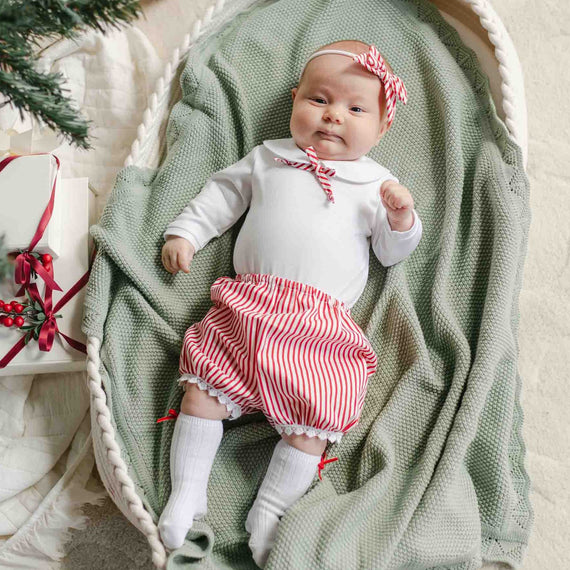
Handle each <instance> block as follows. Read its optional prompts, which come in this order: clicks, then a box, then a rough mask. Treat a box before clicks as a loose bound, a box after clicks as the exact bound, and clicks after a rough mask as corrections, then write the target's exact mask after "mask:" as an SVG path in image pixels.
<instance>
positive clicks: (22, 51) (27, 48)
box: [0, 0, 140, 149]
mask: <svg viewBox="0 0 570 570" xmlns="http://www.w3.org/2000/svg"><path fill="white" fill-rule="evenodd" d="M139 13H140V6H139V0H67V1H66V0H0V93H1V94H2V95H4V101H3V102H2V103H0V107H3V106H4V105H8V104H10V105H12V106H14V107H15V108H16V109H18V110H19V112H20V116H22V118H23V114H24V111H27V112H28V113H29V114H30V115H32V116H33V117H35V118H36V119H41V121H43V122H44V123H45V124H46V125H48V126H49V127H50V128H51V129H53V130H54V131H59V132H60V133H61V134H62V135H63V137H64V138H65V139H66V140H68V141H69V142H71V143H72V144H75V145H76V146H78V147H81V148H84V149H89V148H91V144H90V143H89V140H88V130H89V124H90V121H87V120H86V119H85V118H84V117H83V116H82V115H81V113H80V111H79V109H77V106H76V105H75V104H74V101H73V100H72V99H71V97H70V96H68V95H65V93H68V92H69V90H68V89H65V88H64V87H63V83H64V79H63V76H62V75H61V74H60V73H43V72H39V71H37V70H36V63H37V60H38V57H39V56H38V53H37V50H34V48H36V47H37V46H39V45H40V44H41V42H42V41H45V40H57V39H60V38H68V39H73V38H75V37H77V36H79V35H80V34H81V33H83V32H85V31H86V30H87V29H89V28H91V29H96V30H98V31H100V32H102V33H106V32H107V31H108V30H109V29H110V28H120V27H121V26H122V25H124V24H126V23H128V22H130V21H131V20H133V19H135V18H136V17H138V15H139Z"/></svg>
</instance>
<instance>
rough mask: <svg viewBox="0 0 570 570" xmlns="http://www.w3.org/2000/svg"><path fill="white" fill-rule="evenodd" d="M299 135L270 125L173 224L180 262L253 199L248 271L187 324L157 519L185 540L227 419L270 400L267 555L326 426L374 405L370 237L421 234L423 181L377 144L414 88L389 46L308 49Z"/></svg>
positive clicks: (171, 246) (332, 436)
mask: <svg viewBox="0 0 570 570" xmlns="http://www.w3.org/2000/svg"><path fill="white" fill-rule="evenodd" d="M292 96H293V111H292V115H291V122H290V129H291V134H292V138H286V139H277V140H266V141H264V142H263V144H261V145H258V146H256V147H255V148H254V149H252V150H251V152H250V153H249V154H247V155H246V156H245V157H244V158H242V159H241V160H240V161H238V162H236V163H235V164H233V165H231V166H229V167H228V168H226V169H224V170H222V171H220V172H217V173H215V174H214V175H212V177H211V178H210V179H209V181H208V182H207V183H206V185H205V186H204V188H203V189H202V190H201V192H200V193H199V194H198V195H197V196H196V197H195V198H194V199H193V200H192V201H191V202H190V204H189V205H188V206H187V207H186V208H185V209H184V210H183V211H182V213H181V214H180V215H179V216H178V217H177V218H176V219H175V220H174V221H173V222H172V223H171V224H170V225H169V226H168V228H167V229H166V231H165V234H164V236H165V239H166V243H165V244H164V247H163V249H162V262H163V264H164V266H165V268H166V270H167V271H169V272H171V273H176V272H177V271H178V270H182V271H184V272H186V273H188V272H189V265H190V262H191V261H192V258H193V256H194V254H195V253H196V252H197V251H199V250H200V249H202V248H203V247H204V246H205V245H206V243H208V242H209V241H210V240H211V239H212V238H214V237H216V236H219V235H221V234H222V233H223V232H225V231H226V230H227V229H228V228H229V227H231V226H232V225H233V224H234V223H235V222H236V221H237V220H238V219H239V218H240V217H241V215H242V214H243V213H244V212H245V211H246V209H247V208H248V207H249V211H248V213H247V216H246V218H245V220H244V223H243V226H242V227H241V229H240V232H239V235H238V238H237V242H236V245H235V249H234V254H233V263H234V268H235V271H236V277H235V278H230V277H220V278H219V279H217V280H216V281H215V282H214V284H213V285H212V288H211V298H212V301H213V302H214V306H212V307H211V308H210V310H209V311H208V313H207V314H206V316H205V317H204V318H203V320H202V321H200V322H199V323H195V324H193V325H192V326H191V327H190V328H189V329H188V330H187V331H186V333H185V336H184V345H183V348H182V352H181V356H180V367H179V368H180V373H181V377H180V379H179V380H178V382H179V383H180V384H181V385H182V386H183V388H184V391H185V393H184V398H183V400H182V405H181V413H180V414H179V416H178V418H177V420H176V424H175V428H174V434H173V439H172V446H171V455H170V469H171V479H172V493H171V495H170V498H169V501H168V504H167V505H166V507H165V509H164V511H163V513H162V516H161V517H160V521H159V524H158V528H159V531H160V535H161V538H162V541H163V542H164V545H165V546H166V547H167V548H169V549H174V548H178V547H180V546H181V545H182V544H183V542H184V539H185V536H186V534H187V532H188V530H189V529H190V528H191V526H192V521H193V519H200V518H202V517H203V516H204V515H205V513H206V507H207V498H206V491H207V487H208V479H209V475H210V471H211V468H212V463H213V461H214V457H215V455H216V452H217V449H218V447H219V445H220V441H221V438H222V433H223V428H222V420H223V419H226V418H231V419H235V418H237V417H239V416H240V415H242V414H248V413H252V412H256V411H262V412H263V413H264V415H265V416H266V418H267V420H268V422H269V423H270V425H272V426H273V427H274V428H275V429H276V430H277V432H278V433H279V434H280V435H281V440H280V441H279V443H278V444H277V445H276V447H275V450H274V452H273V455H272V458H271V461H270V463H269V467H268V470H267V473H266V475H265V478H264V480H263V482H262V484H261V487H260V489H259V492H258V494H257V497H256V499H255V501H254V503H253V506H252V507H251V510H250V511H249V513H248V516H247V520H246V523H245V528H246V530H247V532H248V533H250V534H251V536H250V539H249V543H248V544H249V547H250V549H251V551H252V553H253V558H254V560H255V562H256V563H257V565H258V566H260V567H262V568H263V567H264V566H265V563H266V560H267V557H268V555H269V551H270V550H271V547H272V546H273V543H274V541H275V536H276V534H277V527H278V524H279V519H280V518H281V517H282V516H283V514H284V513H285V511H286V510H287V509H289V508H290V507H291V506H292V505H293V504H294V503H295V502H296V501H297V500H298V499H299V498H301V497H302V496H303V495H304V494H305V492H306V491H307V490H308V488H309V487H310V485H311V483H312V481H313V478H314V476H315V474H316V471H317V467H318V464H319V462H320V459H321V455H322V453H323V451H324V449H325V447H326V444H327V441H332V442H334V441H340V439H341V438H342V436H343V434H344V433H346V432H347V431H349V430H350V429H351V428H353V427H354V426H355V425H356V424H357V423H358V420H359V417H360V413H361V410H362V407H363V404H364V397H365V394H366V388H367V379H368V377H369V376H370V375H371V374H373V373H374V372H375V370H376V365H377V359H376V355H375V353H374V350H373V349H372V346H371V345H370V342H369V341H368V339H367V338H366V337H365V335H364V333H363V332H362V330H361V329H360V328H359V326H358V325H357V324H356V322H355V321H354V320H353V319H352V317H351V314H350V309H351V307H352V306H353V305H354V304H355V303H356V301H357V300H358V298H359V297H360V295H361V294H362V291H363V289H364V287H365V285H366V281H367V277H368V266H369V251H370V246H372V249H373V251H374V254H375V255H376V256H377V258H378V259H379V261H380V262H381V263H382V264H383V265H384V266H389V265H393V264H395V263H398V262H399V261H401V260H402V259H404V258H405V257H407V256H408V255H409V254H410V253H411V252H412V251H413V250H414V249H415V248H416V246H417V245H418V243H419V241H420V238H421V235H422V224H421V221H420V219H419V217H418V215H417V212H416V211H415V209H414V207H413V206H414V202H413V199H412V196H411V194H410V192H409V191H408V189H407V188H405V187H404V186H402V185H401V184H399V183H398V180H397V178H395V177H394V176H393V175H392V174H391V173H390V172H389V171H388V170H387V169H386V168H384V167H383V166H381V165H380V164H378V163H377V162H375V161H374V160H372V159H370V158H368V157H367V156H365V155H366V153H367V152H368V151H370V149H371V148H372V147H373V146H374V145H376V144H377V143H378V142H379V141H380V139H381V138H382V136H384V134H385V133H386V132H387V131H388V129H389V128H390V126H391V124H392V120H393V118H394V112H395V104H396V98H399V99H400V100H402V101H403V102H404V103H405V102H406V98H407V94H406V90H405V87H404V85H403V83H402V82H401V80H400V79H399V78H398V77H396V76H395V75H394V74H393V73H392V70H391V68H390V67H389V66H388V64H387V63H386V62H385V61H384V59H383V58H382V56H381V55H380V53H379V52H378V50H377V49H376V48H375V47H374V46H369V45H367V44H365V43H362V42H359V41H352V40H350V41H340V42H335V43H333V44H329V45H327V46H323V47H322V48H320V49H319V50H318V51H317V52H315V53H313V55H312V56H311V57H310V58H309V60H308V61H307V63H306V64H305V68H304V70H303V73H302V75H301V79H300V81H299V85H298V86H297V87H295V88H294V89H292Z"/></svg>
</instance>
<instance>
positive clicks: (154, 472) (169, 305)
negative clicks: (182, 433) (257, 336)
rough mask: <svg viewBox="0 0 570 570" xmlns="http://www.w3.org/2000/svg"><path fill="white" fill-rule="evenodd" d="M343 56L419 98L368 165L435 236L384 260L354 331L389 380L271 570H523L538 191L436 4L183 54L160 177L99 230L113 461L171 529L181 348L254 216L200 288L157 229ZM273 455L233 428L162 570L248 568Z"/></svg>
mask: <svg viewBox="0 0 570 570" xmlns="http://www.w3.org/2000/svg"><path fill="white" fill-rule="evenodd" d="M339 39H361V40H363V41H365V42H367V43H372V44H374V45H376V46H377V47H378V48H379V49H380V51H381V53H382V54H383V55H384V56H385V57H386V58H387V60H388V61H389V62H390V64H391V66H392V67H393V69H394V71H395V73H396V74H397V75H398V76H400V77H401V78H402V79H403V81H404V83H405V85H406V88H407V90H408V103H407V105H405V106H403V105H402V104H398V105H397V110H396V116H395V121H394V124H393V126H392V128H391V130H390V131H389V133H388V134H387V135H386V136H385V137H384V138H383V139H382V140H381V141H380V144H379V145H378V146H377V147H375V148H373V149H372V150H371V151H370V153H369V156H370V157H371V158H373V159H375V160H377V161H378V162H379V163H380V164H383V165H385V166H386V167H387V168H389V169H390V171H391V172H392V173H393V174H394V175H395V176H397V177H398V178H399V180H400V182H401V183H402V184H404V185H405V186H406V187H408V188H409V189H410V191H411V192H412V195H413V197H414V201H415V207H416V209H417V211H418V213H419V215H420V217H421V219H422V222H423V237H422V240H421V242H420V244H419V246H418V248H417V249H416V250H415V251H414V252H413V254H412V255H411V256H410V257H408V258H407V259H406V260H404V261H402V262H401V263H398V264H397V265H395V266H392V267H390V268H385V267H383V266H382V265H381V264H380V263H379V261H378V260H377V259H376V258H375V256H374V255H373V254H372V253H371V256H370V275H369V279H368V282H367V285H366V288H365V290H364V293H363V294H362V296H361V298H360V299H359V301H358V302H357V303H356V305H355V306H354V307H353V309H352V316H353V318H354V319H355V321H356V322H357V323H358V324H359V325H360V327H361V328H362V329H363V331H364V332H365V334H366V335H367V337H368V338H369V339H370V341H371V343H372V346H373V347H374V350H375V351H376V354H377V355H378V369H377V372H376V373H375V374H374V375H373V376H372V377H370V378H369V385H368V391H367V395H366V401H365V405H364V409H363V413H362V417H361V419H360V422H359V424H358V425H357V426H356V427H355V428H354V429H352V430H351V431H349V432H348V433H347V434H346V435H345V436H344V438H343V439H342V441H341V442H340V443H336V444H329V447H328V449H327V457H328V458H330V457H338V461H335V462H332V463H328V464H327V465H326V466H325V467H324V469H323V470H322V480H320V479H319V477H318V475H317V474H315V479H314V481H313V483H312V485H311V487H310V489H309V491H308V492H307V493H306V494H305V495H304V496H303V498H302V499H300V500H299V501H298V502H297V503H296V504H295V505H294V506H293V507H291V508H290V509H289V510H288V511H287V512H286V513H285V515H284V516H283V518H282V519H281V522H280V525H279V530H278V534H277V538H276V542H275V545H274V547H273V549H272V551H271V554H270V556H269V559H268V562H267V566H266V568H268V569H269V570H277V569H280V570H281V569H293V568H294V569H296V570H298V569H325V568H326V569H328V570H332V569H339V570H340V569H342V570H350V569H354V570H357V569H377V570H381V569H382V570H388V569H401V568H410V569H411V568H414V569H420V568H421V569H423V568H426V569H427V568H446V569H458V570H459V569H461V570H467V569H473V568H480V567H481V565H482V564H483V561H499V562H505V563H508V564H510V565H511V566H512V567H514V568H520V567H521V562H522V560H523V556H524V551H525V547H526V545H527V543H528V540H529V533H530V531H531V528H532V522H533V511H532V508H531V504H530V502H529V487H530V481H529V478H528V474H527V471H526V468H525V465H524V459H525V445H524V442H523V438H522V422H523V413H522V411H521V407H520V390H521V378H520V376H519V374H518V371H517V356H518V342H517V333H518V324H519V311H518V296H519V292H520V287H521V279H522V269H523V263H524V258H525V253H526V248H527V239H528V230H529V223H530V209H529V182H528V178H527V176H526V174H525V172H524V169H523V162H522V153H521V149H520V148H519V147H518V146H517V144H516V143H515V142H514V141H513V140H512V138H511V137H510V135H509V133H508V131H507V129H506V127H505V125H504V124H503V122H502V121H501V120H500V119H499V118H498V116H497V113H496V109H495V107H494V104H493V101H492V98H491V95H490V89H489V82H488V79H487V78H486V76H484V74H483V73H482V72H481V70H480V66H479V64H478V62H477V58H476V56H475V54H474V52H473V51H471V50H470V49H468V48H467V47H465V46H464V45H463V43H462V42H461V40H460V38H459V36H458V34H457V32H456V30H455V29H454V28H453V27H451V26H450V25H448V24H447V23H446V22H445V20H444V19H443V18H442V17H441V15H440V14H439V12H438V11H437V9H436V8H435V7H434V6H433V5H432V4H430V3H429V2H428V1H427V0H351V1H350V2H347V1H346V0H279V1H267V0H264V1H259V0H257V1H255V0H254V1H252V2H251V3H250V4H249V5H248V6H247V8H246V9H244V10H243V11H242V12H240V13H239V15H237V16H236V17H234V18H233V19H232V20H231V21H229V22H228V23H226V24H225V25H224V27H223V28H222V29H221V30H219V31H218V32H217V33H216V34H209V35H208V34H206V35H205V36H204V37H202V38H201V39H200V40H199V41H198V43H197V44H196V46H195V47H193V48H192V49H191V50H190V52H189V54H188V57H187V59H186V61H185V62H184V63H183V64H182V65H181V70H180V74H179V77H177V78H176V81H178V80H179V81H180V84H181V89H182V98H181V99H180V100H179V101H177V102H176V103H175V104H174V105H173V107H172V111H171V114H170V118H169V121H168V126H167V128H166V131H165V133H164V135H163V136H165V137H166V152H165V154H164V156H163V158H162V160H161V163H160V166H159V167H158V168H144V167H138V166H129V167H126V168H124V169H122V170H121V171H120V173H119V174H118V176H117V179H116V182H115V186H114V189H113V191H112V194H111V196H110V198H109V201H108V203H107V204H106V207H105V209H104V212H103V214H102V216H101V218H100V220H99V222H98V223H97V224H96V225H94V226H92V227H91V228H90V233H91V235H92V236H93V238H94V240H95V245H96V247H97V256H96V259H95V261H94V264H93V268H92V271H91V275H90V280H89V283H88V286H87V291H86V301H85V311H84V316H83V331H84V332H85V333H86V334H87V335H91V336H95V337H98V338H99V339H101V350H100V355H101V369H100V373H101V375H102V378H103V387H104V389H105V392H106V394H107V398H108V406H109V408H110V410H111V414H112V416H111V419H112V424H113V427H114V428H115V430H116V437H117V441H118V443H119V446H120V448H121V455H122V457H123V459H124V460H125V461H126V463H127V465H128V468H129V474H130V476H131V477H132V479H133V480H134V482H135V486H136V490H137V492H138V494H139V495H140V496H141V498H142V500H143V503H144V505H145V507H146V508H147V509H148V510H149V512H150V513H151V515H152V516H153V518H154V520H155V522H157V521H158V517H159V515H160V513H161V510H162V509H163V507H164V506H165V504H166V501H167V499H168V496H169V493H170V473H169V455H170V442H171V437H172V432H173V428H174V422H173V421H164V422H161V423H157V421H156V420H157V419H158V418H160V417H162V416H165V415H167V413H168V409H169V408H174V409H176V410H178V409H179V406H180V401H181V398H182V389H181V388H180V387H179V386H178V385H177V383H176V380H177V378H178V361H179V355H180V350H181V347H182V340H183V336H184V333H185V331H186V329H187V328H188V327H189V326H190V325H191V324H192V323H194V322H196V321H199V320H201V319H202V318H203V317H204V315H205V314H206V312H207V311H208V309H209V308H210V307H211V305H212V302H211V300H210V286H211V285H212V283H213V282H214V281H215V280H216V279H217V278H218V277H220V276H223V275H230V276H235V272H234V269H233V266H232V251H233V246H234V243H235V239H236V236H237V234H238V231H239V228H240V226H241V224H242V222H243V219H244V217H245V214H244V216H242V218H240V220H239V221H238V222H237V223H236V224H235V225H234V226H232V227H231V228H230V229H229V230H228V231H226V232H225V233H224V234H223V235H221V236H220V237H217V238H215V239H213V240H212V241H211V242H210V243H208V245H207V246H206V247H205V248H204V249H202V250H201V251H199V252H198V253H197V254H196V256H195V257H194V260H193V262H192V265H191V269H190V273H189V274H186V273H183V272H179V273H178V274H176V275H172V274H170V273H168V272H167V271H166V270H165V269H164V268H163V266H162V263H161V249H162V246H163V244H164V239H163V232H164V230H165V228H166V226H167V225H168V224H169V223H170V222H171V221H172V220H173V219H174V218H175V217H176V216H177V215H178V214H179V213H180V212H181V211H182V209H183V208H184V207H185V206H186V205H187V204H188V202H189V201H190V200H191V199H192V198H193V197H194V196H195V195H196V194H197V193H198V192H199V191H200V190H201V188H202V187H203V186H204V184H205V182H206V181H207V180H208V178H209V177H210V176H211V174H212V173H213V172H216V171H218V170H221V169H223V168H225V167H226V166H229V165H230V164H233V163H235V162H237V161H238V160H239V159H240V158H242V157H243V156H245V155H246V154H247V153H248V152H249V151H250V150H251V149H252V148H253V147H254V146H256V145H258V144H261V143H262V141H263V140H265V139H277V138H284V137H289V136H291V134H290V131H289V120H290V116H291V109H292V98H291V88H292V87H294V86H296V85H297V81H298V79H299V75H300V72H301V69H302V67H303V64H304V62H305V61H306V59H307V58H308V56H309V55H310V54H311V53H312V52H313V51H314V50H316V49H317V48H318V47H319V46H321V45H324V44H326V43H329V42H332V41H335V40H339ZM283 238H284V239H286V238H287V236H283ZM279 439H280V436H279V434H278V433H277V432H276V431H275V430H274V429H273V428H272V427H271V426H270V425H269V424H268V423H267V421H266V419H265V418H264V416H263V414H262V413H261V412H258V413H254V414H249V415H246V416H242V417H240V418H238V419H237V420H232V421H229V420H225V421H224V436H223V439H222V443H221V446H220V449H219V451H218V454H217V456H216V459H215V461H214V465H213V468H212V473H211V477H210V481H209V488H208V514H207V516H206V518H205V519H203V520H202V521H195V522H194V525H193V528H192V529H191V530H190V532H189V534H188V537H187V541H186V543H185V545H184V546H183V547H182V548H181V549H179V550H178V551H175V552H174V553H172V554H171V555H170V557H169V560H168V568H171V569H174V568H176V569H178V568H194V567H200V568H204V569H220V570H222V569H224V570H226V569H227V570H230V569H234V570H235V569H237V568H240V569H246V568H251V569H254V568H256V565H255V563H254V562H253V559H252V557H251V552H250V550H249V547H248V546H247V541H248V538H249V534H248V533H247V531H246V530H245V526H244V524H245V519H246V516H247V513H248V511H249V509H250V508H251V505H252V504H253V501H254V499H255V496H256V494H257V490H258V489H259V486H260V484H261V481H262V479H263V477H264V475H265V472H266V469H267V466H268V464H269V460H270V458H271V454H272V452H273V449H274V446H275V445H276V443H277V442H278V441H279Z"/></svg>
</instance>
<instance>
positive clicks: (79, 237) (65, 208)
mask: <svg viewBox="0 0 570 570" xmlns="http://www.w3.org/2000/svg"><path fill="white" fill-rule="evenodd" d="M15 162H17V161H15ZM58 192H59V198H60V203H61V205H62V212H61V213H62V227H63V228H64V234H63V236H62V238H63V239H62V240H61V255H60V257H59V258H58V259H57V260H55V259H54V261H53V271H54V279H55V281H56V282H57V283H58V284H59V286H60V287H61V288H62V291H57V290H54V291H53V292H52V300H53V306H55V305H56V304H57V303H58V301H59V300H60V299H61V297H63V295H64V294H65V293H66V292H67V291H68V290H69V289H70V288H71V287H73V285H75V283H76V282H77V281H78V280H79V279H80V278H81V277H82V276H83V275H84V273H85V272H86V271H87V270H88V269H89V233H88V231H89V201H90V194H91V193H90V191H89V187H88V179H87V178H72V179H63V180H62V181H61V186H60V188H59V189H56V197H57V195H58V194H57V193H58ZM50 223H51V222H50ZM48 227H49V226H48ZM34 251H35V250H34ZM32 282H35V283H36V285H37V286H38V291H39V293H40V296H41V298H42V299H44V298H45V284H44V282H43V280H42V279H41V277H38V278H37V279H35V280H34V279H32ZM19 288H20V285H19V284H16V283H15V282H14V275H13V274H12V276H11V277H8V278H7V279H5V280H4V281H0V299H2V300H3V301H5V302H10V301H12V300H17V301H18V302H20V303H23V302H25V301H27V297H26V295H25V293H24V295H22V296H21V297H16V296H15V295H16V293H17V291H18V289H19ZM85 289H86V285H85V286H84V287H83V288H82V289H80V290H79V292H78V293H77V294H76V295H75V296H74V297H72V298H71V299H70V300H69V301H68V302H67V303H66V304H65V305H64V306H63V307H61V308H60V309H58V311H57V314H61V315H62V318H59V319H57V325H58V328H59V330H60V331H61V332H63V333H64V334H66V335H67V336H69V337H71V338H72V339H74V340H76V341H78V342H81V343H83V344H86V342H87V339H86V337H85V335H84V334H83V332H82V331H81V321H82V318H83V303H84V299H85ZM24 333H25V331H21V330H20V329H19V328H17V327H15V326H11V327H5V326H3V325H0V360H1V359H2V358H3V357H4V356H5V355H6V353H7V352H8V351H9V350H10V349H11V348H12V347H13V346H14V344H16V343H17V342H18V341H19V340H20V338H21V337H22V336H23V335H24ZM86 359H87V355H86V354H84V353H83V352H81V351H79V350H76V349H75V348H73V347H71V346H70V345H69V344H68V343H67V342H66V341H65V339H64V338H62V337H61V336H60V335H59V334H57V333H56V335H55V338H54V342H53V346H52V348H51V350H50V351H48V352H44V351H41V350H40V348H39V344H38V341H37V340H34V339H33V338H32V339H31V340H30V341H29V342H28V344H27V345H26V346H24V348H23V349H22V350H21V351H20V352H19V353H18V354H17V355H16V356H15V357H14V358H13V359H12V360H11V361H10V362H9V364H8V365H7V366H6V367H4V368H0V376H11V375H18V374H42V373H47V372H71V371H78V370H86V366H87V360H86Z"/></svg>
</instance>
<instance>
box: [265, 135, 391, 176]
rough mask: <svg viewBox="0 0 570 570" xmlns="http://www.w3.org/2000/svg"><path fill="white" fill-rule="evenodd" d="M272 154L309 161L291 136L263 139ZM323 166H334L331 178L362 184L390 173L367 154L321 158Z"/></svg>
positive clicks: (288, 158) (299, 160)
mask: <svg viewBox="0 0 570 570" xmlns="http://www.w3.org/2000/svg"><path fill="white" fill-rule="evenodd" d="M263 145H264V146H265V147H267V148H268V149H269V150H270V151H271V152H272V153H273V154H275V155H276V156H279V157H281V158H286V159H287V160H295V161H298V162H307V163H308V162H309V159H308V157H307V155H306V154H305V151H303V150H302V149H300V148H299V147H298V146H297V144H296V143H295V141H294V139H293V138H286V139H271V140H266V141H263ZM321 162H322V164H323V165H324V166H327V167H329V168H334V169H335V171H336V174H335V176H334V178H333V180H334V179H336V178H339V179H342V180H346V181H348V182H356V183H359V184H364V183H367V182H374V181H375V180H380V179H381V178H385V177H386V176H389V175H390V171H389V170H388V169H387V168H384V167H383V166H381V165H380V164H378V163H377V162H376V161H375V160H372V159H371V158H369V157H367V156H361V157H360V158H359V159H358V160H321Z"/></svg>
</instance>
